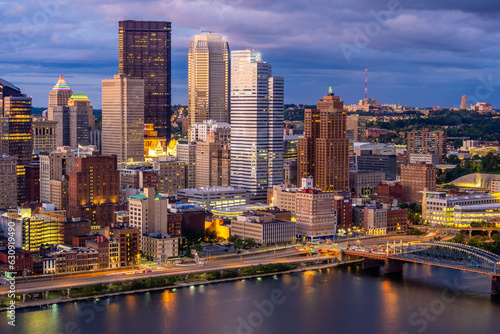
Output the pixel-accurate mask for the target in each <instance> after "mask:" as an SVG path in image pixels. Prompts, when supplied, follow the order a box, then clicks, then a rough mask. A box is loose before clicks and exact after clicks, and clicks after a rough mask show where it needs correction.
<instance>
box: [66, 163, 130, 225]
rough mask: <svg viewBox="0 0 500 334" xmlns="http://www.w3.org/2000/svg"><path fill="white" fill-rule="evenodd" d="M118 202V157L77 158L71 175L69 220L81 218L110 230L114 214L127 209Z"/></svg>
mask: <svg viewBox="0 0 500 334" xmlns="http://www.w3.org/2000/svg"><path fill="white" fill-rule="evenodd" d="M119 198H120V172H119V171H118V170H117V158H116V156H88V157H75V159H74V168H73V171H71V172H70V173H69V207H68V217H69V218H73V217H79V218H82V219H88V220H90V221H92V222H93V223H94V224H96V225H100V226H108V225H109V224H110V223H111V222H112V221H113V213H114V212H115V211H120V210H122V209H124V207H123V208H122V206H121V204H120V203H119ZM123 206H124V205H123Z"/></svg>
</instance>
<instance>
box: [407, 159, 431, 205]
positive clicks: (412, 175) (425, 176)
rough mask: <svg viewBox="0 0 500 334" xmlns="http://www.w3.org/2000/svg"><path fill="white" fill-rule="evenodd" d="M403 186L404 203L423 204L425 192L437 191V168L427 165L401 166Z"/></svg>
mask: <svg viewBox="0 0 500 334" xmlns="http://www.w3.org/2000/svg"><path fill="white" fill-rule="evenodd" d="M401 186H402V188H403V201H406V202H411V203H422V193H423V192H424V191H435V190H436V168H435V167H434V166H432V165H430V164H426V163H418V164H409V165H406V166H401Z"/></svg>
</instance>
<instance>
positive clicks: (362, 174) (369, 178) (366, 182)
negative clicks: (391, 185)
mask: <svg viewBox="0 0 500 334" xmlns="http://www.w3.org/2000/svg"><path fill="white" fill-rule="evenodd" d="M384 180H385V173H384V172H381V171H368V170H351V171H350V172H349V186H350V188H351V189H352V190H353V191H354V193H355V194H356V195H358V196H370V195H373V194H374V193H375V191H376V189H377V186H378V185H379V184H381V183H382V182H383V181H384Z"/></svg>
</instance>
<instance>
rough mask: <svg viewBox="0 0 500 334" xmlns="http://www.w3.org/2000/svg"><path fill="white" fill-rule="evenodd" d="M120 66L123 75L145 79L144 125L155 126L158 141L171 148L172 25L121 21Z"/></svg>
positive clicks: (167, 23) (157, 22) (160, 22)
mask: <svg viewBox="0 0 500 334" xmlns="http://www.w3.org/2000/svg"><path fill="white" fill-rule="evenodd" d="M119 66H120V68H119V72H120V74H126V75H128V76H129V77H130V78H134V79H144V124H154V131H155V132H156V137H158V138H163V139H166V143H167V144H168V141H169V140H170V115H171V80H172V79H171V23H170V22H164V21H131V20H127V21H120V22H119ZM153 134H154V133H153ZM165 149H166V148H165Z"/></svg>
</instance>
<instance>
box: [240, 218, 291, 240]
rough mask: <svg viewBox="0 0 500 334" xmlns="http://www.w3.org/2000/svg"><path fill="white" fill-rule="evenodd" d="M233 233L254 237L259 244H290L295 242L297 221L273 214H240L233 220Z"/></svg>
mask: <svg viewBox="0 0 500 334" xmlns="http://www.w3.org/2000/svg"><path fill="white" fill-rule="evenodd" d="M231 233H232V234H234V235H236V236H237V237H238V238H240V239H242V240H244V239H247V238H251V239H254V240H255V242H256V243H257V244H258V245H272V244H290V243H294V242H295V238H296V233H297V226H296V223H295V222H292V221H287V220H281V219H275V218H274V217H272V216H267V215H262V216H238V217H237V218H236V219H233V220H232V221H231Z"/></svg>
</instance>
